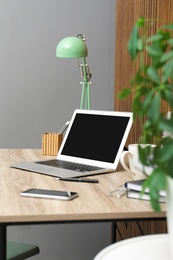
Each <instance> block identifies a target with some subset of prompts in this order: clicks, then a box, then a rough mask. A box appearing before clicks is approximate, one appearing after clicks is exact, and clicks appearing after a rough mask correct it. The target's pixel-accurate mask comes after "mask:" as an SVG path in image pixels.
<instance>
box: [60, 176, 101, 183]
mask: <svg viewBox="0 0 173 260" xmlns="http://www.w3.org/2000/svg"><path fill="white" fill-rule="evenodd" d="M56 179H58V180H60V181H74V182H89V183H98V182H99V181H98V180H97V179H89V178H63V177H59V178H56Z"/></svg>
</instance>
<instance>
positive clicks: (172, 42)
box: [168, 38, 173, 46]
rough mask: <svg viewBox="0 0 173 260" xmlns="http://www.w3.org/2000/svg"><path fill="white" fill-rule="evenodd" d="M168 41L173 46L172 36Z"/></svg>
mask: <svg viewBox="0 0 173 260" xmlns="http://www.w3.org/2000/svg"><path fill="white" fill-rule="evenodd" d="M168 43H169V44H170V45H171V46H173V39H172V38H171V39H169V40H168Z"/></svg>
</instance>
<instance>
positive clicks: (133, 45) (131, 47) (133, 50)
mask: <svg viewBox="0 0 173 260" xmlns="http://www.w3.org/2000/svg"><path fill="white" fill-rule="evenodd" d="M138 38H139V37H138V27H137V26H136V25H135V26H134V27H133V29H132V32H131V35H130V39H129V41H128V51H129V53H130V55H131V58H132V60H134V59H135V58H136V55H137V53H138Z"/></svg>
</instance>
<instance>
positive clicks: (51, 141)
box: [42, 133, 63, 155]
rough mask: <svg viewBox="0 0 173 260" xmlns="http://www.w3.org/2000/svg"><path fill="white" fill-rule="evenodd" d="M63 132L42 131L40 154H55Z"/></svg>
mask: <svg viewBox="0 0 173 260" xmlns="http://www.w3.org/2000/svg"><path fill="white" fill-rule="evenodd" d="M62 139H63V134H58V133H44V134H42V155H57V153H58V150H59V148H60V146H61V143H62Z"/></svg>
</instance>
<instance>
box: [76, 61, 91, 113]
mask: <svg viewBox="0 0 173 260" xmlns="http://www.w3.org/2000/svg"><path fill="white" fill-rule="evenodd" d="M82 60H83V64H80V65H79V60H78V67H80V70H81V76H82V77H83V82H80V84H81V85H82V94H81V103H80V109H90V85H91V84H92V82H91V81H90V78H91V76H92V75H91V73H90V71H89V66H88V64H86V59H85V58H82Z"/></svg>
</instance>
